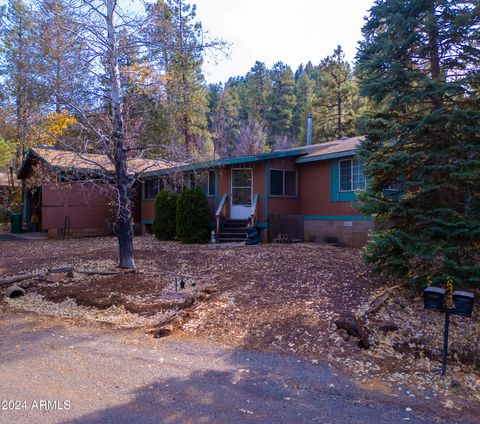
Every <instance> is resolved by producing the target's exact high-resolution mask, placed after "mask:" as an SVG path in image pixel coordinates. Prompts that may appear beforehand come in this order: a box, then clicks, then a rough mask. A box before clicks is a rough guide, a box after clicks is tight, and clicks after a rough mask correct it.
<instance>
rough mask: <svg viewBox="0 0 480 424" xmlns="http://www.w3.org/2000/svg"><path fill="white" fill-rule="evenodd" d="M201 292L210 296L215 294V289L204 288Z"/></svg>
mask: <svg viewBox="0 0 480 424" xmlns="http://www.w3.org/2000/svg"><path fill="white" fill-rule="evenodd" d="M202 291H203V292H204V293H206V294H212V293H215V292H216V291H217V289H216V288H215V287H205V288H204V289H203V290H202Z"/></svg>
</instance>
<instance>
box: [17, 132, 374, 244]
mask: <svg viewBox="0 0 480 424" xmlns="http://www.w3.org/2000/svg"><path fill="white" fill-rule="evenodd" d="M361 140H362V137H351V138H342V139H340V140H334V141H330V142H326V143H321V144H311V145H306V146H303V147H298V148H292V149H286V150H278V151H273V152H271V153H262V154H258V155H252V156H242V157H230V158H223V159H218V160H213V161H208V162H199V163H191V164H182V165H178V164H173V163H167V162H164V163H161V162H158V161H152V163H151V164H150V166H147V167H145V164H146V163H147V162H142V163H141V164H138V163H132V164H131V167H132V172H133V170H135V171H136V172H138V176H139V184H138V185H137V186H136V187H135V190H134V195H133V198H132V200H133V216H134V221H135V226H136V227H137V229H139V228H140V227H142V228H143V230H144V231H145V230H148V228H149V226H151V224H152V222H153V218H154V216H153V214H154V212H153V202H154V199H155V196H156V194H157V193H158V191H159V190H160V189H161V188H163V187H167V188H172V189H175V188H178V187H180V186H182V185H183V186H184V185H188V186H192V185H195V186H199V187H201V188H202V189H203V190H204V192H205V194H206V195H207V198H208V202H209V205H210V226H211V227H212V229H213V230H215V231H216V232H217V237H219V238H220V240H222V241H233V240H236V239H239V238H240V239H241V238H243V237H244V236H245V227H247V225H254V226H255V227H256V228H257V229H258V231H259V232H260V234H261V238H262V239H263V240H264V241H269V240H272V239H273V238H275V237H276V236H277V235H278V234H288V235H289V237H290V238H296V239H302V240H306V241H316V242H338V243H343V244H345V245H349V246H361V245H363V244H364V243H365V241H366V239H367V234H368V230H369V229H371V228H372V227H373V224H374V222H373V219H372V218H371V217H368V216H364V215H362V214H361V213H360V212H359V211H358V210H357V209H356V208H355V201H356V200H357V195H356V192H357V190H362V189H364V188H365V176H364V173H363V168H362V165H361V163H360V161H359V160H358V159H357V157H356V149H357V146H358V144H359V143H360V141H361ZM142 161H145V160H142ZM140 168H142V169H141V171H140ZM45 169H51V170H55V171H56V172H55V174H48V172H45ZM73 170H75V172H76V173H77V174H76V175H79V177H78V178H77V181H74V182H72V178H71V175H70V178H65V177H66V176H67V175H68V174H72V172H73ZM112 170H113V168H112V164H111V162H110V161H109V160H108V159H107V158H106V156H104V155H89V154H82V155H78V154H76V153H73V152H65V151H59V150H53V149H41V148H35V149H31V150H30V151H29V152H28V154H27V156H26V158H25V160H24V163H23V165H22V167H21V169H20V171H19V174H18V176H19V178H22V179H26V180H27V181H29V183H28V184H27V186H28V187H29V190H28V193H27V195H26V196H25V197H26V198H25V199H24V208H25V212H24V213H25V221H26V222H27V223H28V222H31V220H32V216H35V219H36V220H39V221H40V224H41V225H40V228H41V229H43V230H44V231H48V232H49V233H50V235H52V236H54V235H56V234H58V233H59V232H60V233H62V232H64V231H67V230H68V228H67V227H70V228H71V230H72V233H73V234H75V233H77V234H78V235H81V234H105V233H107V232H108V231H111V224H112V222H113V218H114V217H113V216H112V213H113V212H112V211H113V209H112V202H111V201H110V200H109V199H110V195H111V194H108V189H107V188H106V186H105V185H102V183H101V179H99V178H98V175H99V174H98V173H99V172H107V173H108V172H111V171H112ZM79 171H81V172H80V173H79ZM36 174H37V175H36ZM45 174H47V178H46V179H45V177H44V175H45ZM38 175H40V176H41V177H40V178H39V176H38ZM53 175H55V176H53ZM80 175H83V176H82V177H80ZM85 175H87V176H88V178H85ZM96 177H97V178H96ZM42 178H43V179H42ZM97 181H98V182H97ZM86 187H87V189H86Z"/></svg>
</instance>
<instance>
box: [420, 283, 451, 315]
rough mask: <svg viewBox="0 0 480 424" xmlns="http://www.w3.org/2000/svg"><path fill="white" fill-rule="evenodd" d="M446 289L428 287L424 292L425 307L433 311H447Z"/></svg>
mask: <svg viewBox="0 0 480 424" xmlns="http://www.w3.org/2000/svg"><path fill="white" fill-rule="evenodd" d="M445 292H446V290H445V289H442V288H441V287H427V288H426V289H425V290H423V306H424V308H425V309H429V310H431V311H437V312H444V311H445Z"/></svg>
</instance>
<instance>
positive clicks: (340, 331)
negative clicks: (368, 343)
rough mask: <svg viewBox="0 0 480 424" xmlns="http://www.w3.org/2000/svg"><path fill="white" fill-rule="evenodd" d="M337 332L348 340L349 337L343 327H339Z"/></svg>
mask: <svg viewBox="0 0 480 424" xmlns="http://www.w3.org/2000/svg"><path fill="white" fill-rule="evenodd" d="M337 333H338V335H339V336H340V337H341V338H342V339H343V340H345V341H348V340H349V339H350V336H349V334H348V331H347V330H345V329H343V328H340V330H338V331H337Z"/></svg>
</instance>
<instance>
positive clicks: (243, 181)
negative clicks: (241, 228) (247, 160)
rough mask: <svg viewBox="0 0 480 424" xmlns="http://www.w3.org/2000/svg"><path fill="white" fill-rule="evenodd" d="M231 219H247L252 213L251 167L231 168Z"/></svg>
mask: <svg viewBox="0 0 480 424" xmlns="http://www.w3.org/2000/svg"><path fill="white" fill-rule="evenodd" d="M231 182H232V192H231V196H230V199H231V203H230V218H231V219H247V218H248V217H249V216H250V214H251V213H252V194H253V178H252V170H251V169H244V168H242V169H232V178H231Z"/></svg>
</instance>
